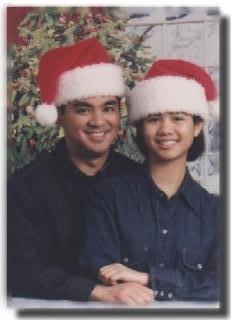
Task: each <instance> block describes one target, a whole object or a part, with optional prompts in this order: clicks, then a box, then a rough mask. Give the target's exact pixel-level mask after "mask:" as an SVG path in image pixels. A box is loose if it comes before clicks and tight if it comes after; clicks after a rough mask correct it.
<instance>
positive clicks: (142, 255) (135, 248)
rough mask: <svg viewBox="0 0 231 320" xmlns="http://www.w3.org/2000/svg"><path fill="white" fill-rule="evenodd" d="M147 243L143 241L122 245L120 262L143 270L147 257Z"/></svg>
mask: <svg viewBox="0 0 231 320" xmlns="http://www.w3.org/2000/svg"><path fill="white" fill-rule="evenodd" d="M148 250H149V247H148V245H146V244H144V243H135V244H134V243H133V244H132V245H124V246H123V250H122V252H121V262H122V264H124V265H126V266H128V267H130V268H133V269H136V270H138V271H145V269H146V265H147V257H148Z"/></svg>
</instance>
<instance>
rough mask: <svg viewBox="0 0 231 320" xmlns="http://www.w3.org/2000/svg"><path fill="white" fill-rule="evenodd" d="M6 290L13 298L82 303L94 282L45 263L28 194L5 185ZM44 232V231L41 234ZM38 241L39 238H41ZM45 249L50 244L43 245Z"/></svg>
mask: <svg viewBox="0 0 231 320" xmlns="http://www.w3.org/2000/svg"><path fill="white" fill-rule="evenodd" d="M7 198H8V199H7V203H8V205H7V206H8V208H7V209H8V210H7V214H8V217H7V230H8V231H7V256H8V257H7V258H8V261H7V278H8V279H7V290H8V295H10V296H13V297H27V298H40V299H56V300H74V301H85V300H88V299H89V295H90V293H91V291H92V289H93V288H94V287H95V285H96V282H95V281H94V280H93V279H90V278H87V277H82V276H79V275H77V274H71V273H68V271H67V270H66V269H65V268H63V267H61V266H60V265H59V264H58V262H56V261H52V259H51V262H50V263H48V262H47V261H46V262H44V259H43V257H42V254H41V251H42V248H41V242H40V241H39V236H38V229H39V228H41V227H40V226H39V225H38V219H37V218H36V215H37V214H38V212H36V209H35V207H34V203H33V200H32V199H31V196H30V192H28V190H26V188H24V187H23V186H19V185H17V187H15V186H12V184H10V185H9V184H8V194H7ZM44 232H45V231H44ZM40 238H41V236H40ZM43 245H44V246H49V243H46V242H44V243H43Z"/></svg>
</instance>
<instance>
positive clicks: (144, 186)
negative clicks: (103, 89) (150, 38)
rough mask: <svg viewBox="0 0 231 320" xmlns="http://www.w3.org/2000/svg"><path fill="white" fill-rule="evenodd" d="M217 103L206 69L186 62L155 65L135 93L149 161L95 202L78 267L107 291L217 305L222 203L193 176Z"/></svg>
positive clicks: (134, 110)
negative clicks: (147, 292) (118, 287)
mask: <svg viewBox="0 0 231 320" xmlns="http://www.w3.org/2000/svg"><path fill="white" fill-rule="evenodd" d="M215 98H216V91H215V86H214V83H213V81H212V79H211V78H210V76H209V75H208V74H207V73H206V72H205V71H204V69H202V68H201V67H199V66H197V65H195V64H192V63H190V62H187V61H182V60H159V61H157V62H155V63H154V64H153V65H152V67H151V69H150V70H149V72H148V74H147V75H146V77H145V79H144V80H143V81H141V82H140V83H138V84H137V85H136V86H135V88H134V89H132V90H131V93H130V94H129V97H128V101H129V117H130V120H131V121H132V122H133V123H134V124H135V125H136V126H137V137H138V144H139V146H140V147H141V150H142V151H143V152H144V154H145V156H146V162H145V164H144V167H143V168H142V169H141V170H140V171H139V172H137V174H135V175H130V176H129V175H128V176H126V177H123V178H119V179H114V180H112V181H110V182H107V183H106V184H104V185H102V186H101V187H100V188H98V190H97V192H96V193H95V194H94V195H92V197H91V199H90V201H89V206H88V211H87V235H86V246H85V248H84V250H83V254H82V258H81V261H80V262H81V264H82V265H83V266H84V267H85V268H87V269H88V270H89V272H91V273H92V274H94V275H95V276H97V277H98V278H99V279H100V280H101V281H102V282H103V283H104V284H107V285H114V284H117V283H120V282H121V283H123V282H137V283H140V284H142V285H144V286H149V287H151V288H152V289H153V290H154V293H155V299H159V300H169V299H178V300H218V264H217V257H218V235H217V233H218V199H217V197H215V196H214V195H211V194H209V193H208V192H207V191H206V190H205V189H204V188H203V187H201V186H200V185H199V184H198V183H197V182H195V181H194V180H193V179H192V177H191V176H190V173H189V171H188V169H187V161H192V160H195V159H197V158H198V157H199V156H200V155H201V154H202V152H203V151H204V135H203V125H204V119H206V117H207V116H208V114H209V113H210V112H211V109H212V106H211V105H212V103H215Z"/></svg>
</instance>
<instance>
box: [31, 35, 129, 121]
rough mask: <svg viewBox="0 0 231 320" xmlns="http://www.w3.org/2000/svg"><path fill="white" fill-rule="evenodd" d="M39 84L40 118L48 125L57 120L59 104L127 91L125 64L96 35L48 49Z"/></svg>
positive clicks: (37, 110)
mask: <svg viewBox="0 0 231 320" xmlns="http://www.w3.org/2000/svg"><path fill="white" fill-rule="evenodd" d="M38 85H39V88H40V94H41V99H42V104H41V105H39V106H38V107H37V109H36V120H37V121H38V122H39V123H40V124H41V125H44V126H48V125H52V124H54V123H55V122H56V120H57V116H58V113H57V109H56V107H59V106H61V105H63V104H66V103H67V102H69V101H73V100H75V99H86V98H89V97H96V96H107V95H115V96H123V95H124V93H125V87H124V81H123V75H122V69H121V67H119V66H118V65H115V64H113V63H112V60H111V57H110V56H109V55H108V53H107V51H106V49H105V48H104V47H103V46H102V45H101V43H100V42H99V41H98V40H97V39H95V38H91V39H87V40H84V41H81V42H79V43H77V44H74V45H71V46H68V47H62V48H56V49H52V50H50V51H48V52H46V53H45V54H44V55H43V56H42V57H41V59H40V64H39V74H38Z"/></svg>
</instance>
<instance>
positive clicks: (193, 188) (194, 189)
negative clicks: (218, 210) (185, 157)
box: [179, 168, 200, 214]
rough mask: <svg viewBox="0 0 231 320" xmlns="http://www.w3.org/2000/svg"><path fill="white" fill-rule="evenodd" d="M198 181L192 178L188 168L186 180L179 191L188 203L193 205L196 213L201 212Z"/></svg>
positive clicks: (192, 207)
mask: <svg viewBox="0 0 231 320" xmlns="http://www.w3.org/2000/svg"><path fill="white" fill-rule="evenodd" d="M198 188H199V186H198V183H197V182H196V181H195V180H194V179H193V178H192V176H191V175H190V173H189V170H188V168H187V170H186V173H185V177H184V180H183V182H182V184H181V187H180V189H179V192H180V193H181V194H182V195H183V198H184V199H185V201H186V202H187V204H188V205H189V206H190V207H191V209H192V210H193V211H194V213H195V214H199V212H200V209H199V198H198V194H199V193H198V190H199V189H198Z"/></svg>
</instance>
